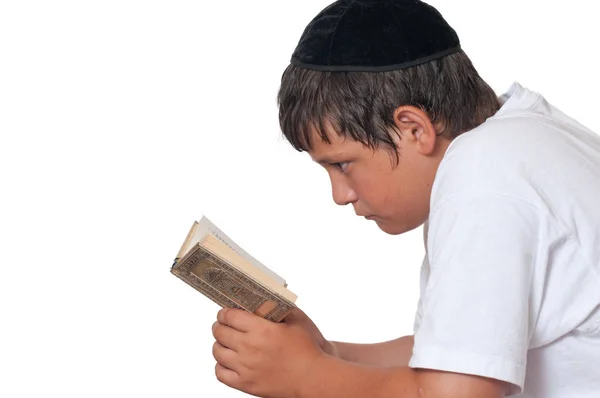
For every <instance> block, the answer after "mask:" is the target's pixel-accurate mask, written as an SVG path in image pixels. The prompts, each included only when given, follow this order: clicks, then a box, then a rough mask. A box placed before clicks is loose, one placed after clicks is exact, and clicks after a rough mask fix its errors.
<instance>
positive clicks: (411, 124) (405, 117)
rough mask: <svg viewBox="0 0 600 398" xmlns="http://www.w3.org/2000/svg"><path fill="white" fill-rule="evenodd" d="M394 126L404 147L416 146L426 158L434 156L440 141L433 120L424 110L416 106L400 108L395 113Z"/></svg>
mask: <svg viewBox="0 0 600 398" xmlns="http://www.w3.org/2000/svg"><path fill="white" fill-rule="evenodd" d="M394 124H395V125H396V128H397V129H398V131H400V137H398V139H399V140H400V142H403V145H402V147H403V148H404V149H406V146H409V145H414V146H415V148H416V149H417V151H418V152H419V153H420V154H422V155H425V156H429V155H432V154H433V153H434V151H435V144H436V141H437V139H438V136H437V135H436V130H435V127H434V126H433V123H431V119H430V118H429V116H428V115H427V113H425V112H424V111H423V110H421V109H419V108H417V107H414V106H400V107H398V108H396V110H395V111H394Z"/></svg>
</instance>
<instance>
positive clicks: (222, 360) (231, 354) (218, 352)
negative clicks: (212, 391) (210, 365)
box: [212, 341, 240, 373]
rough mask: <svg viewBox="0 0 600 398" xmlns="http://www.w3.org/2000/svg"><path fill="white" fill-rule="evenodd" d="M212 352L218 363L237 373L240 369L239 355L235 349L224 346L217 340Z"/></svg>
mask: <svg viewBox="0 0 600 398" xmlns="http://www.w3.org/2000/svg"><path fill="white" fill-rule="evenodd" d="M212 354H213V357H214V358H215V360H216V361H217V363H219V364H221V365H222V366H224V367H226V368H227V369H229V370H232V371H234V372H236V373H237V371H239V370H240V364H239V361H238V355H237V353H236V352H235V351H233V350H231V349H229V348H227V347H224V346H223V345H221V344H219V342H218V341H215V343H214V344H213V348H212Z"/></svg>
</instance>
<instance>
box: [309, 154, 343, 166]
mask: <svg viewBox="0 0 600 398" xmlns="http://www.w3.org/2000/svg"><path fill="white" fill-rule="evenodd" d="M342 156H344V154H343V153H341V152H340V153H336V154H335V155H329V156H323V157H321V158H318V159H313V161H314V162H316V163H319V164H331V163H337V162H338V161H337V160H336V158H338V157H342Z"/></svg>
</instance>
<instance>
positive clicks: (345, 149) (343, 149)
mask: <svg viewBox="0 0 600 398" xmlns="http://www.w3.org/2000/svg"><path fill="white" fill-rule="evenodd" d="M325 134H326V135H327V139H328V140H329V142H326V141H325V140H324V139H323V137H321V135H320V134H319V133H318V132H317V130H315V129H311V131H310V134H309V136H310V143H311V146H310V149H309V150H308V151H307V152H308V154H309V155H310V157H311V158H312V159H313V160H314V161H316V162H320V161H323V160H324V159H329V158H337V157H339V156H344V155H355V154H357V153H358V152H360V151H365V150H366V148H365V147H364V145H363V144H362V143H360V142H358V141H356V140H354V139H352V138H351V137H343V136H340V135H339V134H338V133H337V132H336V131H334V130H333V128H332V127H331V125H329V124H328V125H327V126H326V127H325Z"/></svg>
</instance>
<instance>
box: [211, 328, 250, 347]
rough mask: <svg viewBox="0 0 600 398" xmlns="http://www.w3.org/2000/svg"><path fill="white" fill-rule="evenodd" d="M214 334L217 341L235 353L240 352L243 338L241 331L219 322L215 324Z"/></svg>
mask: <svg viewBox="0 0 600 398" xmlns="http://www.w3.org/2000/svg"><path fill="white" fill-rule="evenodd" d="M212 334H213V337H214V338H215V340H217V341H218V342H219V343H220V344H221V345H223V346H225V347H227V348H229V349H232V350H234V351H238V350H239V346H240V344H239V342H240V340H241V338H242V337H243V332H240V331H239V330H236V329H234V328H232V327H229V326H227V325H223V324H222V323H221V322H219V321H217V322H215V323H213V326H212Z"/></svg>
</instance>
